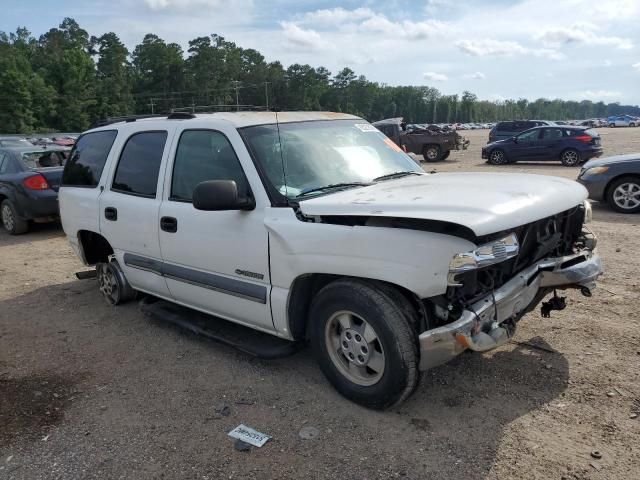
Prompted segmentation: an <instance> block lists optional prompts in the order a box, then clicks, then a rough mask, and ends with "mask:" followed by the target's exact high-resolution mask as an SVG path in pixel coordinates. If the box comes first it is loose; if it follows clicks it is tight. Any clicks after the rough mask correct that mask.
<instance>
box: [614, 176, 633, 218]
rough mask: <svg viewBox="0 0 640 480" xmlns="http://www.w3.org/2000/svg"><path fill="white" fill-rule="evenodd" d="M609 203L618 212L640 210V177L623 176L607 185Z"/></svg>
mask: <svg viewBox="0 0 640 480" xmlns="http://www.w3.org/2000/svg"><path fill="white" fill-rule="evenodd" d="M606 197H607V203H608V204H609V205H610V206H611V208H613V209H614V210H615V211H616V212H620V213H636V212H640V177H630V176H627V177H622V178H619V179H617V180H614V181H613V182H612V183H611V185H609V187H607V195H606Z"/></svg>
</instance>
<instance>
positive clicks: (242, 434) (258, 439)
mask: <svg viewBox="0 0 640 480" xmlns="http://www.w3.org/2000/svg"><path fill="white" fill-rule="evenodd" d="M229 436H230V437H232V438H237V439H238V440H242V441H243V442H246V443H248V444H250V445H253V446H254V447H261V446H263V445H264V444H265V443H267V440H269V439H270V438H271V437H270V436H269V435H266V434H264V433H260V432H258V431H257V430H254V429H253V428H249V427H247V426H246V425H242V424H240V425H238V426H237V427H236V428H234V429H233V430H231V431H230V432H229Z"/></svg>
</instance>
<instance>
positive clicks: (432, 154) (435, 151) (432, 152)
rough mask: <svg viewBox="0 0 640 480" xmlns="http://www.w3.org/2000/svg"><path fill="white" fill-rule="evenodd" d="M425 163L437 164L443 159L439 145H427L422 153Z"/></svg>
mask: <svg viewBox="0 0 640 480" xmlns="http://www.w3.org/2000/svg"><path fill="white" fill-rule="evenodd" d="M422 156H423V157H424V161H425V162H437V161H439V160H440V159H441V158H440V156H441V151H440V147H439V146H438V145H427V146H426V147H424V150H423V151H422Z"/></svg>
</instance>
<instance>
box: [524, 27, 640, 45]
mask: <svg viewBox="0 0 640 480" xmlns="http://www.w3.org/2000/svg"><path fill="white" fill-rule="evenodd" d="M597 30H598V29H597V27H596V26H595V25H591V24H588V23H578V24H574V25H572V26H571V27H567V28H555V29H549V30H546V31H544V32H542V33H540V34H538V35H536V36H535V38H536V39H537V40H539V41H541V42H542V43H543V44H544V45H545V46H547V47H561V46H563V45H570V44H576V45H601V46H610V47H616V48H620V49H623V50H629V49H631V48H633V43H632V42H631V41H630V40H629V39H625V38H621V37H612V36H606V35H599V34H598V32H597Z"/></svg>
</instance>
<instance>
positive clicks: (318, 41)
mask: <svg viewBox="0 0 640 480" xmlns="http://www.w3.org/2000/svg"><path fill="white" fill-rule="evenodd" d="M280 26H281V27H282V34H283V36H284V39H285V42H286V43H287V45H288V46H290V47H293V48H295V49H297V50H304V51H318V50H326V49H327V48H331V47H333V45H332V44H331V42H328V41H327V40H325V39H323V38H322V37H321V36H320V34H319V33H318V32H316V31H315V30H305V29H302V28H300V27H299V26H298V25H296V24H295V23H292V22H280Z"/></svg>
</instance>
